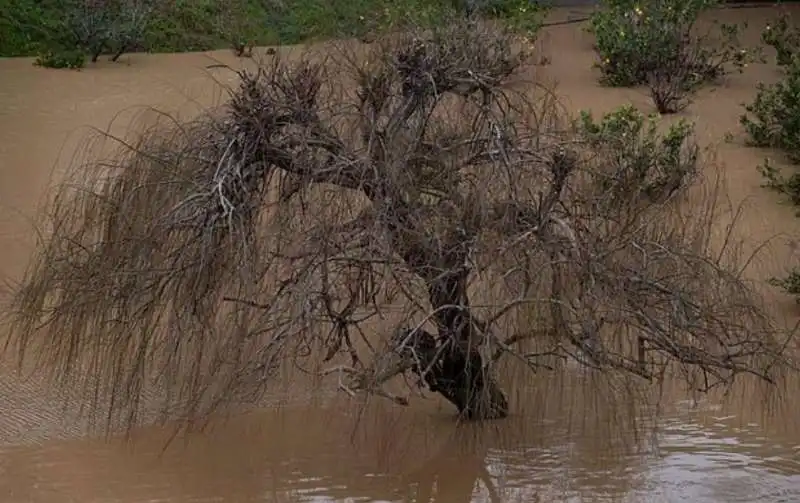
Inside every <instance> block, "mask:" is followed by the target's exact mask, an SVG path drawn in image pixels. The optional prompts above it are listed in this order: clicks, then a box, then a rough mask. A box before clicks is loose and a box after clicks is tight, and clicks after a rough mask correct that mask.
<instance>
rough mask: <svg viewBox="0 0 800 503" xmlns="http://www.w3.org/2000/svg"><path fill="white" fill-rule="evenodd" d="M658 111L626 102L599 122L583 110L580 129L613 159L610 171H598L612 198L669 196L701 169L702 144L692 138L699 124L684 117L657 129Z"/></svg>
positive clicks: (605, 189)
mask: <svg viewBox="0 0 800 503" xmlns="http://www.w3.org/2000/svg"><path fill="white" fill-rule="evenodd" d="M656 119H657V116H655V115H650V116H648V117H645V116H644V114H642V113H641V112H639V111H638V110H637V109H636V108H634V107H633V106H631V105H625V106H622V107H620V108H618V109H617V110H615V111H614V112H612V113H610V114H607V115H605V116H603V118H602V119H601V120H600V121H599V122H596V121H595V120H594V118H593V117H592V114H591V112H588V111H582V112H581V116H580V122H579V126H578V127H579V131H580V133H581V135H582V136H583V137H584V138H585V139H586V140H588V142H589V143H590V144H591V145H593V146H594V147H595V148H596V149H599V150H600V151H602V152H604V153H605V155H608V156H610V157H611V158H612V159H613V160H612V161H611V162H609V163H608V164H607V165H608V166H613V169H612V170H611V172H609V173H603V174H601V176H599V177H598V179H597V181H598V182H599V184H600V186H601V189H602V190H603V191H604V192H607V193H609V195H610V196H611V197H610V198H609V200H611V201H619V200H622V199H624V198H629V197H631V196H632V195H633V196H634V197H635V196H636V195H639V194H640V195H643V196H644V197H646V198H647V199H648V200H650V201H652V202H658V201H664V200H666V199H668V198H669V197H670V196H672V195H673V194H674V193H675V192H677V191H678V190H679V189H681V188H682V187H685V186H686V185H687V184H688V183H689V182H691V180H692V179H693V176H694V175H695V174H696V172H697V159H698V147H697V146H696V144H695V143H694V142H693V141H692V137H693V133H694V127H693V125H692V124H689V123H688V122H686V121H684V120H681V121H679V122H678V123H677V124H674V125H672V126H670V128H669V129H668V130H667V132H666V133H664V134H662V133H659V132H658V124H657V122H656Z"/></svg>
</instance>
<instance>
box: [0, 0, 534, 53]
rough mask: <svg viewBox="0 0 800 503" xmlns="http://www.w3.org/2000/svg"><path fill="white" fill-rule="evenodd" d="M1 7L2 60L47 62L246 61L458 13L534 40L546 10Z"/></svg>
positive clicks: (501, 4) (410, 4)
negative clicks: (221, 54)
mask: <svg viewBox="0 0 800 503" xmlns="http://www.w3.org/2000/svg"><path fill="white" fill-rule="evenodd" d="M470 6H471V7H470ZM0 7H5V9H4V10H5V11H7V12H9V15H6V16H5V17H4V18H2V19H0V28H3V30H2V32H3V34H4V37H5V38H3V39H0V55H10V56H22V55H39V56H40V59H41V60H42V61H43V62H44V61H50V60H51V58H52V55H53V54H62V53H64V54H66V52H70V53H71V52H74V51H76V50H81V51H83V52H84V53H85V54H86V55H87V59H89V60H91V61H97V59H98V58H99V57H101V56H102V55H104V54H108V55H109V56H110V57H111V59H114V60H116V59H117V58H118V57H119V56H120V55H121V54H123V53H124V52H129V51H148V52H184V51H204V50H211V49H217V48H221V47H225V46H228V47H230V48H232V49H233V50H234V51H235V53H236V54H238V55H240V56H246V55H249V54H250V52H251V51H252V48H253V47H255V46H259V45H262V46H263V45H283V44H297V43H302V42H307V41H313V40H321V39H327V38H340V37H345V38H349V37H352V38H359V39H362V40H368V39H370V38H372V37H373V36H374V35H376V34H378V33H380V32H384V31H387V30H398V29H402V28H403V27H407V26H409V25H416V26H432V25H434V24H440V23H442V22H443V20H444V19H448V18H452V16H453V15H454V14H456V13H458V12H463V13H464V14H465V15H466V14H470V13H471V14H475V15H479V16H481V17H484V18H486V17H488V18H494V19H498V20H501V21H502V22H503V23H505V24H507V25H509V26H510V27H512V28H513V29H514V31H516V32H517V33H519V34H521V35H523V36H525V37H526V38H528V39H529V40H532V39H533V38H535V37H536V34H537V32H538V29H539V27H540V26H541V24H542V19H543V14H544V10H545V9H544V7H543V6H542V3H541V2H533V1H532V0H351V1H349V2H341V1H330V0H174V1H171V2H158V1H156V0H61V1H58V0H42V1H40V2H35V1H33V0H13V1H12V0H0ZM65 51H66V52H65Z"/></svg>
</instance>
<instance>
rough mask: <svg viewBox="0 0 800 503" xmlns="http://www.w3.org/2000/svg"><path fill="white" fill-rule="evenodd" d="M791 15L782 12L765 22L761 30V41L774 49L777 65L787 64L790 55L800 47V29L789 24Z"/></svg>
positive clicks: (790, 59)
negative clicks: (774, 18) (772, 19)
mask: <svg viewBox="0 0 800 503" xmlns="http://www.w3.org/2000/svg"><path fill="white" fill-rule="evenodd" d="M790 19H791V16H790V15H789V14H787V13H784V14H783V15H781V16H780V17H779V18H777V19H776V20H774V21H772V22H771V23H769V24H767V26H765V27H764V30H763V31H762V32H761V41H762V42H764V43H765V44H766V45H768V46H771V47H772V48H774V49H775V57H776V61H777V63H778V65H780V66H789V65H790V64H791V63H792V56H793V55H794V54H796V53H797V50H798V49H800V30H798V29H797V28H795V27H794V26H792V25H791V23H790V22H789V20H790Z"/></svg>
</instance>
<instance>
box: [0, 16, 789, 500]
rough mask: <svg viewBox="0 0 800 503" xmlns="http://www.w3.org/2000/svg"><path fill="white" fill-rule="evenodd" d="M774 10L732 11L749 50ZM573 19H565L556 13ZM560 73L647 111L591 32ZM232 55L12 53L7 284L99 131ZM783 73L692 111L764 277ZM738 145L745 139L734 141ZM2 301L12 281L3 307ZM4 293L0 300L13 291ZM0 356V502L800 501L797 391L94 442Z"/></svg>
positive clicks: (199, 81) (6, 133)
mask: <svg viewBox="0 0 800 503" xmlns="http://www.w3.org/2000/svg"><path fill="white" fill-rule="evenodd" d="M775 12H776V11H774V10H773V11H771V10H770V9H758V10H733V11H728V12H724V13H721V14H720V17H722V18H723V19H724V20H745V19H746V20H748V21H749V22H750V26H751V29H750V30H749V32H748V34H747V38H749V39H750V40H751V41H755V40H757V39H758V30H759V29H760V27H761V26H763V24H764V23H765V21H766V19H767V18H768V17H769V16H770V15H772V14H774V13H775ZM557 15H558V16H561V17H562V18H563V17H565V16H568V15H571V13H570V12H567V11H564V10H562V11H560V12H558V13H557ZM542 47H543V49H542V50H543V51H544V53H545V55H547V56H548V59H549V60H550V64H549V65H547V66H543V67H539V68H537V69H535V70H534V71H537V72H539V73H540V77H541V78H543V79H547V80H550V81H554V82H556V83H557V84H558V92H559V95H560V96H561V97H562V99H563V100H564V102H565V103H566V104H567V106H568V107H569V108H570V109H572V110H578V109H581V108H592V109H594V110H596V111H597V112H598V113H599V112H603V111H607V110H609V109H611V108H612V107H614V106H617V105H619V104H622V103H633V104H634V105H636V106H637V107H639V108H640V109H642V110H645V111H650V110H652V105H651V104H650V102H649V98H648V96H647V95H646V94H645V93H644V92H643V91H641V90H628V89H623V90H619V89H603V88H600V87H599V86H598V85H597V84H596V75H595V74H594V73H593V71H592V69H591V63H592V60H593V53H592V49H591V39H590V38H589V37H588V36H587V35H586V34H584V33H583V32H582V31H581V28H580V25H577V24H568V25H562V26H555V27H551V28H548V29H547V30H546V31H545V33H544V34H543V37H542ZM219 60H221V61H223V62H227V63H231V64H234V65H235V64H236V62H235V61H233V58H232V57H231V56H230V55H229V54H227V53H226V52H224V51H223V52H219V53H208V54H176V55H132V56H128V57H126V58H123V60H122V62H120V63H118V64H109V63H105V62H103V63H100V64H98V65H96V66H90V67H89V68H87V69H85V70H83V71H80V72H74V71H54V70H45V69H40V68H36V67H34V66H33V65H32V64H31V63H32V62H31V60H29V59H13V60H0V277H2V278H4V279H8V280H9V281H13V280H15V279H18V278H19V277H20V275H21V273H22V272H23V270H24V267H25V264H26V261H27V260H28V257H29V256H30V254H31V252H32V250H33V249H34V248H35V243H36V241H35V239H36V233H35V232H34V228H33V225H32V223H31V219H32V218H33V217H34V214H35V211H36V207H37V205H38V204H39V202H40V198H41V197H42V196H43V194H44V193H45V190H46V188H47V187H48V186H49V185H50V184H51V183H52V182H53V180H57V179H58V176H59V173H60V171H59V169H60V168H61V167H63V166H64V164H65V163H66V162H68V161H69V159H70V156H71V155H73V153H74V152H75V149H76V148H77V147H78V145H79V144H80V140H81V139H82V138H84V137H85V135H86V133H87V132H88V130H87V128H88V127H99V128H106V127H109V125H110V124H112V120H113V126H112V130H113V131H115V132H117V133H123V132H124V131H125V128H126V125H128V124H130V121H131V120H132V118H134V117H137V114H139V115H138V116H141V110H142V107H156V108H158V109H161V110H166V111H169V112H171V113H175V114H187V115H191V114H193V113H197V111H199V110H202V109H203V108H204V107H207V106H209V105H211V104H213V103H215V102H218V101H219V100H220V98H221V92H220V86H219V83H220V82H222V83H231V82H233V76H232V74H231V72H230V71H226V70H224V69H220V68H208V66H209V65H212V64H214V63H215V62H218V61H219ZM778 76H779V73H778V71H777V69H776V68H775V67H774V66H772V65H753V66H752V67H750V68H748V69H747V70H746V72H745V73H744V74H743V75H735V76H732V77H731V78H730V79H729V81H728V82H726V83H725V84H724V85H722V86H719V87H716V88H713V89H708V90H704V91H703V92H701V94H700V96H698V98H697V100H696V102H695V103H694V104H693V105H692V106H691V107H690V108H689V109H688V110H687V111H686V112H684V113H683V114H682V115H684V116H686V117H689V118H691V119H692V120H694V121H696V123H697V128H698V132H699V136H700V138H701V139H702V141H703V142H704V143H705V144H707V145H709V146H711V147H713V148H714V149H716V152H717V161H718V164H719V166H720V167H721V168H722V169H723V172H724V174H725V178H726V188H727V196H728V197H729V198H730V200H731V202H732V203H733V204H735V205H740V204H741V205H744V208H745V210H744V212H743V214H742V219H741V221H740V226H739V228H738V231H737V232H738V235H739V236H740V237H741V238H743V239H745V247H749V248H751V249H755V247H756V246H757V245H758V244H759V243H761V242H763V241H764V240H767V239H773V241H772V242H771V245H770V246H768V247H766V248H765V249H764V251H763V252H762V253H761V254H760V255H759V258H758V260H755V261H754V262H753V263H752V264H751V265H750V267H749V269H748V274H749V276H750V277H752V278H755V279H758V280H761V281H762V282H763V281H764V280H765V279H766V278H769V277H771V276H774V275H780V274H782V273H784V272H785V271H786V270H787V268H788V267H789V266H790V265H791V264H793V263H797V259H798V257H797V256H796V251H795V250H796V249H797V246H796V241H795V240H796V239H797V238H798V237H800V221H798V219H797V218H796V217H795V214H794V209H792V208H790V207H789V206H786V205H782V204H779V202H778V200H777V199H776V197H775V196H774V195H773V194H770V193H769V192H767V191H766V190H764V189H763V188H761V187H760V186H759V185H760V179H759V175H758V173H757V172H756V170H755V166H756V165H757V164H758V163H759V162H760V161H761V160H762V159H763V157H764V156H765V155H770V153H769V152H766V151H764V150H757V149H752V148H747V147H745V146H743V145H742V142H741V141H740V138H741V131H740V130H739V128H738V126H737V119H738V115H739V114H740V111H741V108H740V104H741V103H743V102H746V101H749V100H751V99H752V97H753V95H754V93H755V85H756V83H757V82H760V81H765V82H771V81H774V80H776V79H777V78H778ZM726 133H732V134H733V135H734V141H733V142H725V141H723V138H724V137H725V135H726ZM4 295H6V294H5V291H4V290H2V287H0V297H2V296H4ZM0 300H2V298H0ZM772 300H773V302H772V304H773V306H774V310H775V316H776V317H777V318H778V319H781V320H783V321H785V322H786V323H793V322H794V321H796V319H797V313H798V312H800V310H799V309H798V307H797V306H796V305H795V304H794V302H793V301H792V300H791V299H789V298H787V297H785V296H781V295H778V294H775V295H774V296H773V299H772ZM13 368H14V367H13V366H12V365H11V364H0V503H5V502H9V503H10V502H14V503H16V502H19V503H23V502H35V503H38V502H42V503H66V502H73V501H74V502H81V503H100V502H102V503H111V502H115V503H116V502H119V503H122V502H159V503H179V502H212V501H231V502H251V501H252V502H256V501H260V502H273V501H274V502H294V501H308V502H328V501H337V502H357V501H372V502H390V501H391V502H395V501H398V502H399V501H402V502H408V503H411V502H415V503H427V502H437V503H466V502H471V501H475V502H516V501H519V502H549V501H564V502H595V501H597V502H605V501H621V502H681V501H691V502H696V503H711V502H725V503H734V502H764V503H778V502H787V503H788V502H796V501H800V403H797V402H795V401H794V399H793V394H794V393H793V392H794V390H795V389H797V385H798V384H800V382H798V380H797V379H791V380H790V384H787V385H786V389H785V391H784V393H785V395H786V396H788V398H786V399H784V400H782V401H774V400H773V401H769V400H765V399H764V396H763V393H762V391H763V390H762V389H761V388H759V387H757V386H754V385H752V384H747V383H745V384H744V385H742V386H739V387H738V388H736V389H734V390H733V391H732V393H731V395H730V396H729V397H728V398H727V399H725V400H721V399H717V398H715V397H692V396H689V395H687V394H685V393H684V392H682V390H681V388H680V387H678V386H671V387H668V388H665V389H664V390H663V393H662V394H661V399H660V410H659V413H658V414H657V417H658V420H657V421H656V420H654V419H653V417H654V415H653V414H652V410H650V411H649V412H647V411H645V412H642V414H638V413H637V412H636V410H634V408H632V407H630V404H629V403H628V402H629V397H627V398H626V397H625V396H624V395H625V394H624V393H623V392H622V391H620V392H619V393H617V392H616V391H615V390H616V389H617V388H612V387H610V386H611V385H610V384H608V383H605V384H603V383H598V382H595V381H593V380H592V379H589V378H587V377H586V375H584V374H580V373H575V374H565V375H556V376H535V377H531V378H530V379H529V380H528V381H526V384H525V386H521V387H520V389H517V390H515V393H514V394H513V396H512V398H513V399H514V404H515V405H514V410H513V414H512V416H511V417H510V418H509V419H507V420H504V421H500V422H496V423H493V424H490V425H483V426H476V425H457V424H455V422H454V421H453V419H452V417H451V414H452V412H451V411H450V410H449V409H448V408H447V407H446V406H443V405H441V404H439V403H438V402H436V401H434V400H418V401H417V402H415V403H414V404H413V406H412V407H410V408H399V407H397V406H393V405H391V404H388V403H385V402H380V401H377V402H373V403H370V404H368V405H367V406H366V407H365V408H363V409H362V408H360V407H357V406H355V405H354V404H352V403H350V402H349V401H348V399H346V397H343V396H341V395H337V394H335V393H333V392H331V393H326V392H323V391H319V392H318V393H315V394H314V395H308V394H305V393H302V392H301V391H302V390H299V389H290V390H289V391H287V390H283V391H282V392H281V393H277V392H276V393H275V395H274V396H268V397H266V398H265V400H264V402H263V404H262V405H263V406H262V407H260V408H258V409H256V410H251V411H249V412H247V413H243V414H240V415H236V416H232V417H230V418H228V419H227V420H225V421H221V422H219V423H215V424H213V425H212V426H211V427H210V428H209V429H208V430H207V431H204V432H202V433H192V434H190V435H188V437H187V438H186V439H179V440H177V441H175V442H173V443H170V444H167V441H168V440H169V438H170V434H171V433H172V430H171V429H163V428H159V427H155V426H152V427H145V428H141V429H139V430H137V431H135V432H134V433H133V435H132V438H131V439H130V440H129V441H123V440H121V439H116V438H111V439H103V438H99V437H96V436H94V437H93V436H91V435H87V434H86V431H87V430H86V424H85V423H83V422H81V421H78V420H77V419H75V418H76V414H75V413H76V410H77V407H76V406H75V404H70V403H68V402H67V403H66V406H64V403H65V402H64V401H63V400H60V399H59V396H57V395H56V393H55V392H54V391H53V390H49V389H47V387H46V386H44V385H43V384H41V383H39V382H38V381H36V380H30V379H29V380H25V381H20V380H19V379H18V378H17V375H16V374H15V372H14V371H13V370H12V369H13Z"/></svg>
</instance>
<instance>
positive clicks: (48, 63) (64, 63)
mask: <svg viewBox="0 0 800 503" xmlns="http://www.w3.org/2000/svg"><path fill="white" fill-rule="evenodd" d="M34 64H35V65H36V66H41V67H44V68H69V69H72V70H76V69H78V68H83V67H84V65H86V54H84V52H83V51H81V50H80V49H71V50H70V49H60V50H49V51H45V52H42V53H40V54H39V55H38V56H37V57H36V60H35V61H34Z"/></svg>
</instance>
